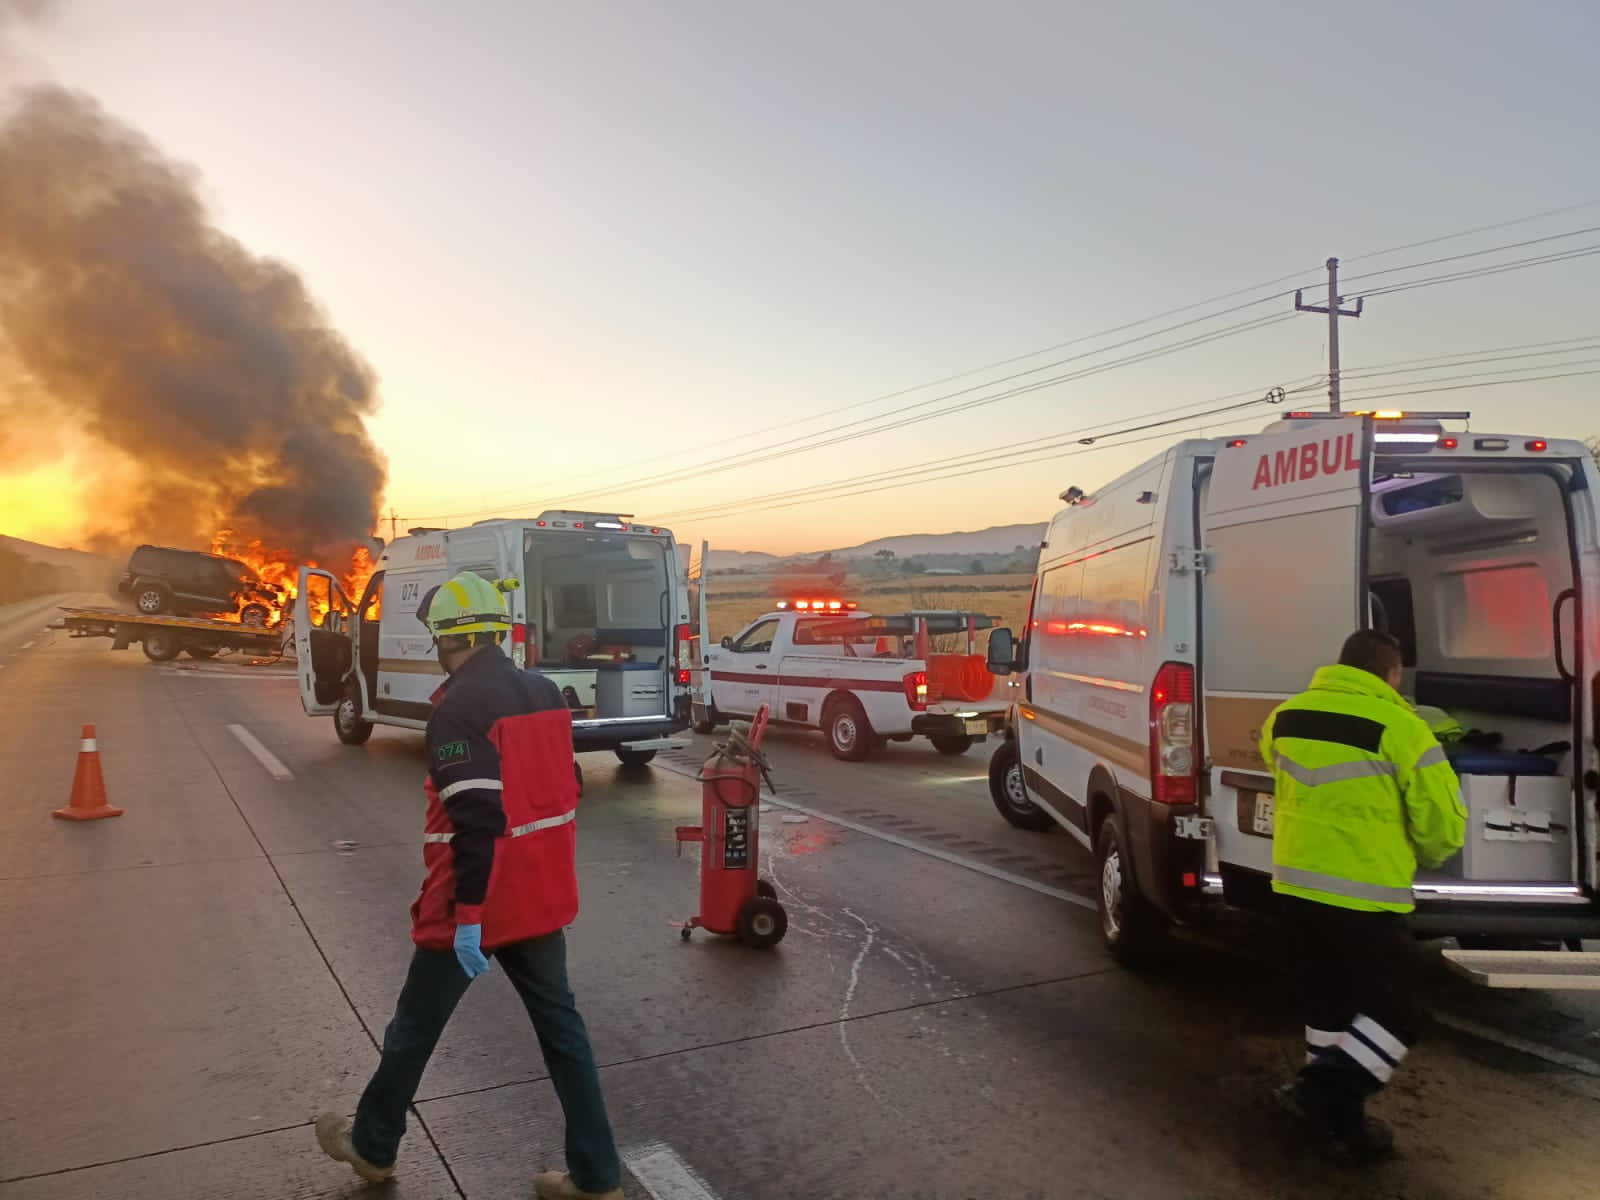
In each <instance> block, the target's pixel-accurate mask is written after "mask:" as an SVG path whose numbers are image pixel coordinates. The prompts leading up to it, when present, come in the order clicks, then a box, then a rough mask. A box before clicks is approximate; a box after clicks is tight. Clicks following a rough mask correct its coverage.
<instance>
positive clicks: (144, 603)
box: [133, 583, 172, 617]
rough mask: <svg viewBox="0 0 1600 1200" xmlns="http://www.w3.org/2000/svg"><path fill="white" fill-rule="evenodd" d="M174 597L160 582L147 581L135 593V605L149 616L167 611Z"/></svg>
mask: <svg viewBox="0 0 1600 1200" xmlns="http://www.w3.org/2000/svg"><path fill="white" fill-rule="evenodd" d="M171 600H172V597H171V596H169V595H168V594H167V589H166V588H164V587H162V586H161V585H160V584H156V583H147V584H145V585H144V586H143V587H142V588H140V589H139V590H138V591H137V592H135V593H134V594H133V606H134V607H135V608H137V609H138V610H139V611H140V612H142V613H143V614H144V615H145V616H147V617H153V616H155V615H156V614H157V613H164V612H166V611H167V606H168V605H169V604H170V603H171Z"/></svg>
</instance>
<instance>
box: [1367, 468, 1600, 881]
mask: <svg viewBox="0 0 1600 1200" xmlns="http://www.w3.org/2000/svg"><path fill="white" fill-rule="evenodd" d="M1557 469H1561V468H1557ZM1372 492H1373V495H1372V500H1371V510H1370V518H1369V521H1370V524H1369V530H1368V532H1369V540H1368V548H1367V577H1368V587H1369V604H1370V611H1371V623H1372V625H1373V627H1375V628H1378V629H1381V630H1385V631H1386V632H1389V633H1391V634H1393V635H1394V636H1395V637H1397V638H1398V639H1399V640H1400V642H1401V644H1402V645H1403V647H1404V649H1405V676H1404V681H1403V684H1402V689H1401V690H1402V692H1403V693H1404V694H1405V695H1406V696H1407V697H1408V698H1409V699H1411V700H1412V701H1413V702H1414V703H1416V704H1417V705H1419V706H1426V708H1427V709H1436V710H1442V712H1443V713H1444V714H1448V716H1449V717H1451V718H1454V720H1455V721H1457V722H1459V724H1460V726H1461V729H1462V731H1463V732H1464V736H1463V737H1462V738H1460V739H1459V740H1456V741H1453V742H1452V741H1449V740H1445V745H1446V751H1447V754H1448V755H1449V757H1450V760H1451V762H1452V764H1453V765H1454V766H1455V768H1456V772H1457V775H1458V776H1459V777H1460V780H1461V785H1462V797H1463V800H1464V801H1465V804H1466V807H1467V810H1468V827H1467V834H1466V844H1465V846H1464V847H1463V849H1462V851H1461V853H1459V854H1457V855H1456V856H1455V857H1454V858H1453V859H1452V860H1451V861H1450V862H1448V863H1446V864H1445V866H1444V867H1443V868H1442V869H1441V870H1438V871H1433V872H1424V873H1422V874H1421V875H1419V877H1418V881H1419V883H1430V882H1431V883H1438V884H1450V883H1465V882H1471V883H1473V884H1490V885H1492V884H1498V883H1503V884H1571V883H1572V882H1574V880H1575V878H1576V876H1577V849H1578V846H1579V844H1580V842H1579V835H1578V834H1577V833H1576V831H1575V829H1574V819H1575V814H1576V812H1577V811H1578V810H1577V807H1576V801H1575V795H1576V791H1575V786H1576V784H1575V777H1576V776H1577V775H1579V774H1581V773H1582V768H1581V764H1580V761H1579V757H1578V756H1577V755H1575V753H1574V740H1575V738H1576V737H1577V732H1576V728H1575V718H1576V716H1577V713H1576V706H1577V705H1578V704H1579V703H1580V702H1581V699H1582V697H1581V695H1580V693H1579V690H1578V687H1577V685H1576V684H1575V683H1574V682H1573V681H1572V680H1571V679H1570V678H1569V677H1567V675H1566V672H1569V671H1575V670H1576V668H1575V665H1574V664H1573V663H1572V655H1573V653H1574V648H1575V639H1574V638H1573V634H1572V629H1573V625H1572V611H1573V607H1574V606H1573V604H1572V603H1567V602H1563V601H1562V599H1561V597H1562V596H1563V594H1564V593H1568V592H1569V589H1571V588H1573V587H1574V584H1575V580H1574V567H1573V554H1572V546H1571V538H1570V532H1569V527H1568V522H1569V518H1568V514H1567V506H1566V503H1565V500H1564V498H1563V495H1562V486H1561V484H1560V483H1558V481H1557V479H1556V478H1554V477H1552V475H1551V474H1549V473H1546V472H1545V471H1542V470H1529V469H1527V468H1526V467H1524V468H1523V469H1521V470H1516V471H1506V470H1503V469H1502V470H1483V471H1461V472H1456V473H1448V474H1425V473H1422V472H1420V471H1417V472H1411V471H1399V472H1396V473H1394V474H1391V475H1388V476H1387V477H1386V475H1385V470H1384V466H1383V463H1382V460H1380V461H1379V463H1378V467H1377V469H1376V470H1375V472H1374V481H1373V487H1372ZM1558 607H1559V608H1560V609H1561V612H1560V613H1559V614H1558V612H1557V609H1558ZM1558 616H1559V618H1560V623H1561V626H1562V628H1563V631H1564V632H1563V634H1562V649H1561V653H1562V654H1563V655H1564V664H1563V662H1562V661H1561V660H1558V651H1557V636H1558V634H1557V622H1558ZM1424 715H1433V716H1434V717H1437V716H1438V714H1437V713H1433V714H1429V713H1427V712H1425V713H1424ZM1442 740H1444V739H1442Z"/></svg>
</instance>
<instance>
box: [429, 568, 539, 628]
mask: <svg viewBox="0 0 1600 1200" xmlns="http://www.w3.org/2000/svg"><path fill="white" fill-rule="evenodd" d="M516 586H517V581H516V580H515V579H508V580H504V581H502V582H501V583H500V584H498V585H497V584H493V583H490V582H489V581H488V580H487V579H485V578H484V577H483V576H482V575H479V574H477V573H475V572H473V571H462V572H461V573H460V574H459V575H457V576H456V577H455V578H453V579H447V580H446V581H445V582H444V583H442V584H440V585H439V586H438V587H436V588H433V589H431V590H430V591H429V592H428V594H427V595H426V596H424V597H423V598H422V605H421V607H420V608H419V609H418V610H417V616H418V618H419V619H420V620H421V621H422V623H423V624H424V625H426V626H427V627H428V632H429V633H431V634H433V636H434V637H436V638H439V637H450V636H454V635H457V634H467V633H503V632H505V631H506V630H508V629H510V628H511V616H510V614H509V613H508V612H507V610H506V598H505V595H504V590H505V589H509V588H515V587H516Z"/></svg>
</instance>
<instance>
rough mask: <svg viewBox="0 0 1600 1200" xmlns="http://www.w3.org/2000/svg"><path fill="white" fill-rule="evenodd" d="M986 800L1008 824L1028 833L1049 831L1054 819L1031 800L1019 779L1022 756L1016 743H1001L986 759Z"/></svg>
mask: <svg viewBox="0 0 1600 1200" xmlns="http://www.w3.org/2000/svg"><path fill="white" fill-rule="evenodd" d="M989 799H991V800H993V801H994V806H995V809H996V810H997V811H998V812H999V813H1000V815H1001V816H1002V817H1004V818H1005V819H1006V821H1007V823H1009V824H1011V825H1014V826H1016V827H1017V828H1018V829H1026V830H1028V831H1029V832H1030V833H1048V832H1050V831H1051V830H1052V829H1054V828H1055V827H1056V823H1055V819H1054V818H1053V817H1051V815H1050V814H1049V813H1047V812H1045V810H1044V809H1042V808H1040V807H1039V806H1038V805H1037V804H1035V803H1034V802H1033V801H1032V800H1029V799H1028V787H1027V784H1026V782H1025V781H1024V780H1023V778H1022V758H1021V756H1019V755H1018V754H1017V744H1016V743H1015V742H1002V743H1001V744H1000V748H999V749H998V750H996V751H995V752H994V755H993V756H992V757H991V758H990V759H989Z"/></svg>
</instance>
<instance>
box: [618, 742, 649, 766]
mask: <svg viewBox="0 0 1600 1200" xmlns="http://www.w3.org/2000/svg"><path fill="white" fill-rule="evenodd" d="M655 756H656V752H655V751H654V750H629V749H628V748H627V747H625V746H618V747H617V761H618V762H620V763H621V764H622V765H623V766H625V767H642V766H645V765H646V764H648V763H649V762H650V760H651V759H653V758H654V757H655Z"/></svg>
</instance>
